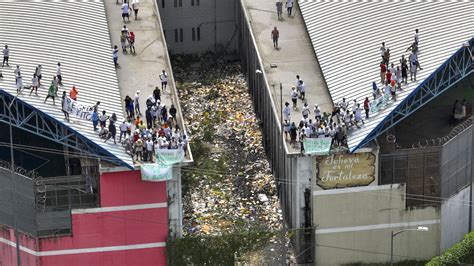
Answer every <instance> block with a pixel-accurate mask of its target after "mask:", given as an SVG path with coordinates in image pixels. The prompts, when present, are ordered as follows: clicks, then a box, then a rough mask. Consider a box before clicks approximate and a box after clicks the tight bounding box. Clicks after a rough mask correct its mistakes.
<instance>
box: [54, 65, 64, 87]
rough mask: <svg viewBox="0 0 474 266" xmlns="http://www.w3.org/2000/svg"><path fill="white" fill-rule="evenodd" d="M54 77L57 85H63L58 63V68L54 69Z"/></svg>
mask: <svg viewBox="0 0 474 266" xmlns="http://www.w3.org/2000/svg"><path fill="white" fill-rule="evenodd" d="M56 77H57V78H58V83H59V85H61V86H62V85H63V77H62V75H61V63H58V66H57V67H56Z"/></svg>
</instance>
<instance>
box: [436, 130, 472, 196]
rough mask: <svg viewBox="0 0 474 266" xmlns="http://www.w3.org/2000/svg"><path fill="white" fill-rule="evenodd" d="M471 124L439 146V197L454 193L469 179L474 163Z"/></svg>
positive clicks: (467, 182)
mask: <svg viewBox="0 0 474 266" xmlns="http://www.w3.org/2000/svg"><path fill="white" fill-rule="evenodd" d="M473 128H474V127H473V126H471V127H470V128H468V129H466V130H464V131H463V132H462V133H460V134H459V135H457V136H456V137H455V138H453V139H451V140H450V141H448V142H447V143H446V144H444V145H443V147H442V148H441V167H440V171H441V197H443V198H447V197H450V196H451V195H454V194H456V193H457V192H458V191H459V190H460V189H462V188H464V187H465V186H466V185H467V184H469V182H470V181H471V175H472V174H473V172H472V169H471V168H472V166H473V165H474V156H473V153H474V149H473V147H472V144H473V137H474V134H473V131H474V130H473Z"/></svg>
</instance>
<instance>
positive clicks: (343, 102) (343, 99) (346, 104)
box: [339, 98, 349, 113]
mask: <svg viewBox="0 0 474 266" xmlns="http://www.w3.org/2000/svg"><path fill="white" fill-rule="evenodd" d="M348 105H349V104H348V103H347V102H346V98H342V102H340V103H339V106H340V107H341V109H342V111H343V112H344V113H345V112H346V110H347V106H348Z"/></svg>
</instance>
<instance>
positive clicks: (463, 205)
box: [440, 187, 470, 251]
mask: <svg viewBox="0 0 474 266" xmlns="http://www.w3.org/2000/svg"><path fill="white" fill-rule="evenodd" d="M469 192H470V187H466V188H464V189H463V190H461V191H459V193H458V194H456V195H454V196H452V197H451V198H449V199H448V200H446V201H444V202H443V204H442V205H441V225H442V227H441V242H440V247H441V251H444V250H446V249H447V248H450V247H451V246H452V245H454V244H456V243H457V242H459V241H461V240H462V239H463V238H464V235H465V234H467V233H468V232H469Z"/></svg>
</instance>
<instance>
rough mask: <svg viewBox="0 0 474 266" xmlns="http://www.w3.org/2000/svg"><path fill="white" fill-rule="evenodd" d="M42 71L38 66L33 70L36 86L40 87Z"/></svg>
mask: <svg viewBox="0 0 474 266" xmlns="http://www.w3.org/2000/svg"><path fill="white" fill-rule="evenodd" d="M42 69H43V67H42V66H41V65H38V66H37V67H36V69H35V74H36V77H38V86H41V79H42V78H43V75H42V74H41V70H42Z"/></svg>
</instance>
